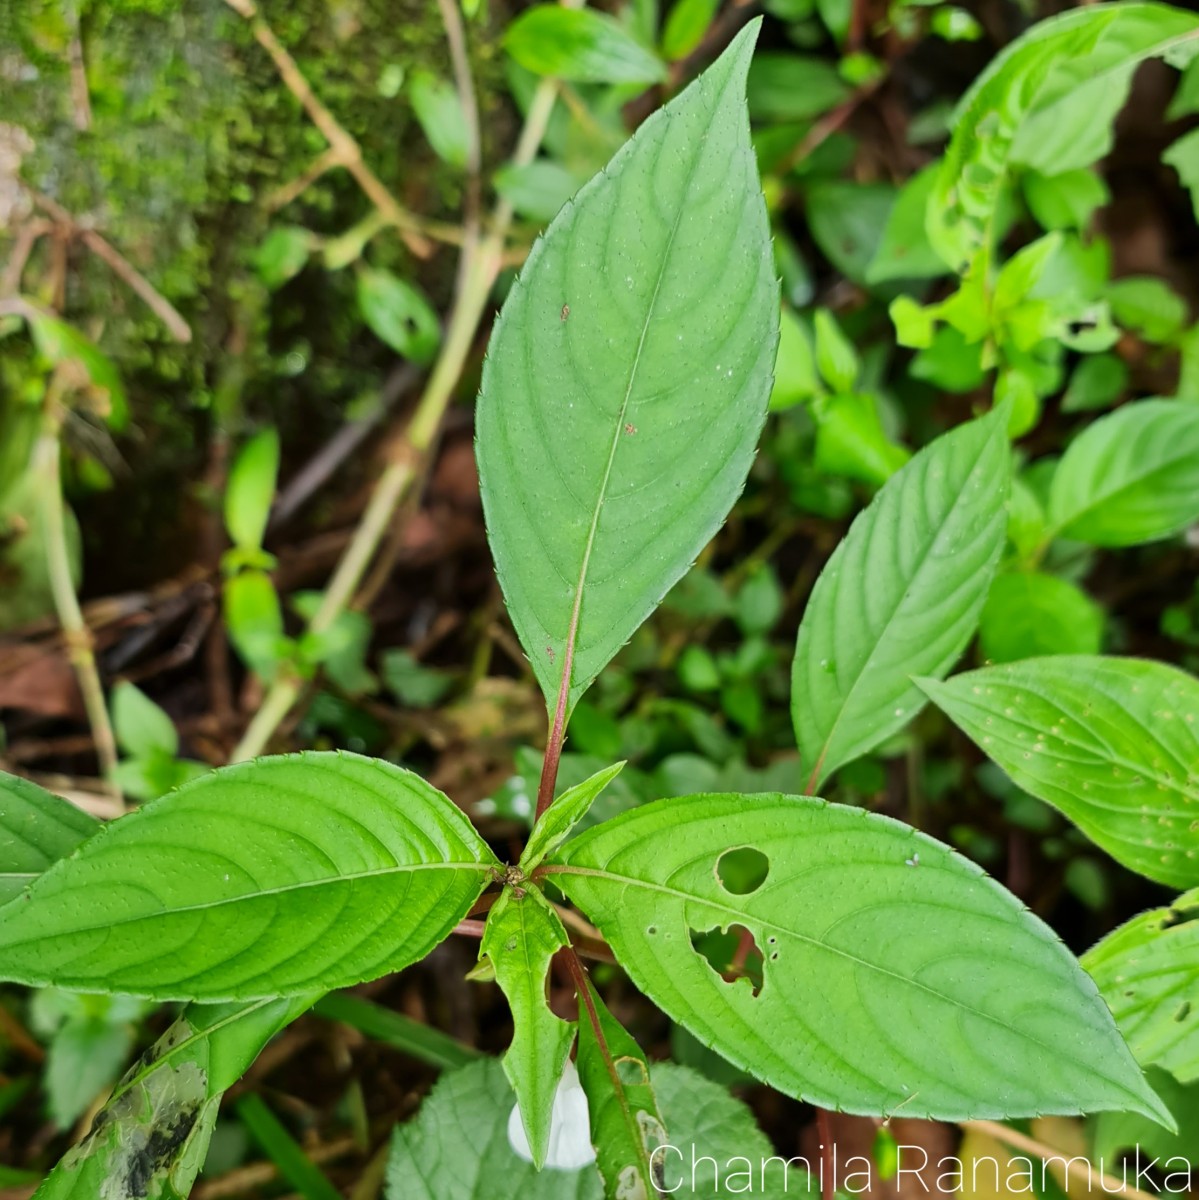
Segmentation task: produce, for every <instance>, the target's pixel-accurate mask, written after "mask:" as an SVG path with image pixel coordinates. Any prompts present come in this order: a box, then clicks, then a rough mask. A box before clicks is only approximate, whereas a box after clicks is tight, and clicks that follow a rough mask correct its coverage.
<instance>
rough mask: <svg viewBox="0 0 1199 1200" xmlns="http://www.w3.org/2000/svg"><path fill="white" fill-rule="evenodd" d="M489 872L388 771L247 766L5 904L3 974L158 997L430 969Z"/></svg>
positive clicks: (292, 761)
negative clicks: (430, 956) (430, 957)
mask: <svg viewBox="0 0 1199 1200" xmlns="http://www.w3.org/2000/svg"><path fill="white" fill-rule="evenodd" d="M495 865H496V860H495V858H494V856H493V855H492V853H491V851H490V850H489V849H488V847H487V845H486V843H484V842H483V841H482V840H481V839H480V838H479V836H478V834H476V833H475V831H474V829H473V828H472V827H471V825H470V823H469V821H468V820H467V819H466V817H465V815H464V814H463V813H462V811H461V810H460V809H459V808H458V807H457V806H456V805H454V804H453V803H452V802H451V801H449V800H448V799H447V798H446V797H445V796H443V795H442V794H441V792H439V791H437V790H436V789H435V788H432V787H430V786H429V785H428V784H427V783H425V782H424V781H423V780H422V779H420V778H419V777H418V776H416V775H413V774H412V773H411V772H409V771H405V770H402V769H400V768H399V767H394V766H392V765H391V764H389V763H386V762H382V761H379V760H373V759H367V758H361V757H359V756H357V755H353V754H344V753H341V754H333V753H304V754H295V755H285V756H280V757H278V758H267V759H260V760H258V761H257V762H247V763H239V764H237V765H236V766H232V767H228V768H225V769H224V770H221V771H216V772H213V773H212V774H210V775H205V776H203V777H201V778H200V779H197V780H195V781H194V782H192V783H190V784H187V785H186V786H184V787H182V788H180V789H179V790H178V791H177V792H173V793H172V794H171V795H169V796H166V797H164V798H163V799H161V800H157V801H154V802H153V803H150V804H148V805H146V806H145V807H143V808H141V809H139V810H138V811H137V812H135V813H132V814H131V815H129V816H127V817H123V818H121V819H120V820H119V821H114V822H113V823H112V824H110V825H107V826H105V827H104V829H102V830H101V831H100V832H99V833H98V834H97V835H96V836H95V837H93V838H90V839H88V841H86V842H85V843H84V844H83V845H82V846H81V847H80V849H79V850H77V851H76V852H75V853H74V854H73V855H72V856H71V857H70V858H67V859H63V860H62V861H60V862H58V863H57V864H55V865H54V866H53V867H51V868H50V869H49V870H48V871H47V872H46V873H45V874H44V875H42V876H41V877H40V878H39V879H38V880H37V881H36V882H35V883H34V884H33V885H32V887H31V888H30V889H29V890H28V892H26V893H25V894H24V895H23V896H21V897H18V899H17V900H15V901H13V902H12V903H10V904H8V905H7V906H6V907H4V908H3V909H0V977H2V978H6V979H12V980H15V981H19V982H22V983H27V984H33V985H44V984H55V985H57V986H59V987H68V988H75V989H77V990H80V991H115V992H125V993H128V994H130V995H136V996H148V997H150V998H152V999H158V1000H167V999H176V1000H177V999H200V1000H250V999H258V998H263V997H273V996H280V995H290V994H295V993H298V992H302V991H307V990H309V989H312V988H325V989H328V988H334V987H346V986H349V985H350V984H352V983H358V982H361V981H362V980H364V979H373V978H376V977H377V976H379V975H383V974H386V973H387V972H389V971H397V970H399V969H400V968H402V967H404V966H407V965H408V964H409V963H411V962H415V961H417V960H418V959H420V958H423V957H424V956H425V955H426V954H427V953H428V952H429V950H431V949H432V948H433V947H434V946H435V945H437V943H438V942H440V941H441V940H442V938H444V937H445V936H446V935H447V934H448V933H449V932H450V930H451V929H453V927H454V925H455V924H456V923H457V922H458V921H459V920H460V919H461V918H462V917H463V916H464V915H465V914H466V911H467V910H468V909H469V908H470V906H471V904H473V903H474V901H475V900H476V899H477V898H478V896H479V894H480V893H481V892H482V890H483V887H484V885H485V883H486V882H487V878H488V874H489V872H490V871H491V870H492V868H493V867H494V866H495ZM85 897H86V900H85V899H84V898H85Z"/></svg>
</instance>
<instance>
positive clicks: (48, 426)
mask: <svg viewBox="0 0 1199 1200" xmlns="http://www.w3.org/2000/svg"><path fill="white" fill-rule="evenodd" d="M56 379H57V375H55V376H53V377H52V378H51V381H50V386H49V387H48V388H47V391H46V401H45V409H44V414H43V418H42V429H41V432H40V434H39V435H38V439H37V442H36V443H35V444H34V450H33V463H32V466H33V473H34V476H35V477H36V478H37V480H38V486H37V496H38V501H37V503H38V520H39V522H40V524H41V533H42V539H43V541H44V544H45V549H46V572H47V575H48V577H49V580H50V593H51V595H52V597H53V600H54V609H55V612H56V613H57V615H58V621H59V624H60V625H61V626H62V632H63V639H64V641H65V642H66V646H67V655H68V657H69V659H70V662H71V666H72V667H73V668H74V670H75V676H76V678H77V679H78V681H79V691H80V693H81V694H82V696H83V708H84V711H85V713H86V714H87V720H88V724H89V725H90V726H91V731H92V741H93V742H94V743H95V747H96V758H97V759H98V760H99V763H100V774H101V775H102V776H103V778H104V782H105V786H106V788H107V790H108V791H109V793H110V794H112V795H113V796H115V797H116V798H117V799H120V795H121V793H120V788H119V787H118V785H117V782H116V772H117V743H116V737H115V736H114V734H113V729H112V722H111V720H110V719H109V716H108V705H107V703H106V701H105V699H104V687H103V684H102V683H101V682H100V672H99V671H98V670H97V668H96V656H95V654H94V652H93V647H92V634H91V630H90V629H89V628H88V627H87V622H86V621H85V620H84V619H83V610H82V609H81V608H80V607H79V597H78V596H77V595H76V594H75V581H74V579H73V578H72V576H71V553H70V548H69V546H68V544H67V520H66V509H65V506H64V504H63V499H62V465H61V464H62V437H61V433H62V419H63V410H62V406H61V404H60V402H59V400H58V387H57V385H56V382H55V381H56Z"/></svg>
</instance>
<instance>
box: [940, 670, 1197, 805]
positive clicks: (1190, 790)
mask: <svg viewBox="0 0 1199 1200" xmlns="http://www.w3.org/2000/svg"><path fill="white" fill-rule="evenodd" d="M954 682H956V681H955V680H951V681H950V682H949V683H945V684H942V685H941V686H942V687H943V688H944V689H945V691H946V692H948V691H949V690H950V689H951V688H952V685H953V683H954ZM1006 686H1008V687H1010V688H1012V690H1013V691H1015V690H1017V689H1018V688H1023V689H1024V691H1025V692H1026V693H1027V694H1028V695H1030V696H1034V697H1035V698H1036V699H1038V700H1040V701H1041V702H1042V703H1045V704H1053V703H1054V701H1053V699H1052V698H1051V697H1050V696H1048V695H1046V694H1045V693H1043V692H1041V691H1038V690H1037V689H1036V688H1035V687H1033V686H1032V685H1031V684H1027V683H1023V684H1019V685H1015V684H1008V685H1006ZM962 699H963V701H964V704H965V705H966V706H970V707H972V708H974V709H975V711H978V712H982V713H984V714H986V715H987V716H994V715H997V714H998V710H997V709H995V708H987V707H986V706H985V705H982V704H974V703H972V702H971V701H970V700H969V699H968V698H966V697H962ZM1107 699H1109V700H1112V701H1113V702H1114V703H1119V702H1118V701H1117V700H1115V698H1114V697H1111V696H1108V697H1107ZM934 702H935V698H934ZM1058 707H1059V708H1060V707H1061V706H1060V705H1058ZM950 715H951V717H952V714H950ZM1131 719H1132V720H1134V721H1135V723H1136V725H1137V727H1138V729H1139V730H1140V731H1141V732H1143V733H1145V734H1147V735H1148V736H1149V737H1150V738H1152V739H1153V742H1154V744H1155V745H1156V746H1157V747H1158V748H1159V749H1160V750H1162V751H1163V752H1164V753H1165V754H1166V755H1167V756H1168V757H1170V758H1173V759H1174V760H1175V761H1176V762H1178V757H1177V753H1176V752H1175V751H1174V750H1173V749H1172V748H1171V747H1168V746H1166V745H1164V744H1163V743H1162V741H1161V740H1160V739H1159V738H1158V737H1157V736H1156V735H1155V734H1154V732H1153V730H1152V729H1151V728H1150V727H1149V726H1148V724H1146V722H1144V721H1142V720H1140V719H1138V718H1131ZM1003 720H1005V721H1006V722H1008V724H1010V725H1014V726H1016V727H1021V728H1024V729H1027V730H1029V731H1032V732H1036V733H1043V732H1044V729H1043V727H1042V726H1041V724H1040V723H1039V722H1035V721H1031V720H1029V719H1028V718H1027V717H1024V718H1021V717H1009V716H1007V715H1006V714H1003ZM1074 720H1075V721H1076V722H1077V723H1078V724H1079V725H1083V724H1084V722H1083V721H1082V720H1080V719H1079V718H1077V717H1075V718H1074ZM1085 728H1087V729H1089V730H1091V732H1093V733H1095V737H1096V739H1097V740H1100V741H1103V739H1102V737H1101V735H1100V734H1099V733H1097V732H1095V730H1094V729H1093V727H1091V726H1089V725H1087V726H1085ZM979 736H980V737H981V736H982V734H981V731H980V734H979ZM988 736H990V737H994V736H996V735H995V734H994V732H992V733H991V734H989V735H988ZM1052 736H1053V737H1056V738H1058V739H1060V740H1061V741H1062V742H1063V743H1064V744H1065V745H1066V746H1069V747H1073V748H1074V749H1076V750H1079V751H1082V752H1084V753H1086V752H1088V750H1089V748H1088V747H1087V746H1085V745H1084V744H1083V743H1082V742H1079V741H1072V740H1071V739H1070V738H1069V737H1067V736H1066V735H1064V734H1061V733H1055V734H1053V735H1052ZM1091 752H1092V753H1094V752H1093V751H1091ZM1099 752H1100V754H1101V755H1102V756H1103V761H1104V762H1106V763H1108V764H1110V765H1112V766H1118V767H1123V768H1124V769H1125V770H1126V771H1128V773H1129V774H1130V775H1132V776H1134V777H1138V778H1139V777H1143V778H1144V780H1145V781H1146V782H1147V783H1152V784H1154V785H1155V787H1157V788H1159V789H1164V790H1166V791H1171V792H1176V793H1178V794H1179V795H1181V796H1185V797H1186V798H1187V799H1189V800H1194V801H1195V802H1196V803H1199V788H1194V787H1193V786H1192V785H1190V784H1189V783H1187V782H1185V781H1180V780H1179V778H1178V776H1175V775H1164V774H1162V773H1161V772H1160V770H1159V769H1154V768H1153V767H1147V766H1145V765H1144V764H1143V763H1138V762H1135V761H1134V760H1132V759H1130V758H1125V757H1124V756H1123V755H1120V754H1116V753H1115V752H1114V751H1109V750H1108V748H1107V746H1106V744H1104V745H1102V746H1101V747H1100V751H1099ZM1079 765H1083V764H1081V763H1080V764H1079ZM1178 765H1179V766H1181V767H1183V769H1184V770H1185V766H1184V765H1183V764H1182V763H1181V762H1178ZM1027 773H1028V774H1032V772H1031V771H1029V772H1027ZM1062 790H1063V791H1064V790H1065V788H1064V787H1063V789H1062ZM1068 794H1069V795H1070V796H1071V798H1073V799H1077V800H1078V801H1079V803H1080V804H1083V805H1094V806H1095V807H1096V808H1105V809H1106V808H1108V806H1106V805H1103V804H1100V803H1099V802H1098V801H1095V800H1092V799H1091V798H1086V799H1082V798H1079V797H1077V796H1075V795H1074V793H1073V792H1070V793H1068ZM1111 811H1119V812H1121V813H1123V812H1124V811H1125V810H1123V809H1118V810H1116V809H1112V810H1111ZM1158 811H1162V812H1165V813H1167V814H1168V815H1170V816H1171V817H1176V818H1178V819H1179V820H1185V819H1186V818H1187V817H1190V816H1192V815H1193V814H1192V813H1188V812H1186V811H1175V810H1174V809H1171V808H1165V807H1164V806H1163V807H1162V808H1161V809H1159V810H1158Z"/></svg>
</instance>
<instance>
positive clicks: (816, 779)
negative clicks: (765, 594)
mask: <svg viewBox="0 0 1199 1200" xmlns="http://www.w3.org/2000/svg"><path fill="white" fill-rule="evenodd" d="M994 436H995V435H994V433H992V434H991V435H990V436H989V437H988V438H987V439H986V440H985V441H984V442H983V444H982V446H981V447H980V448H979V451H978V454H977V455H975V458H974V462H972V463H971V464H970V470H969V471H967V472H966V480H967V482H968V481H969V479H970V476H971V475H973V474H974V472H975V470H976V469H977V467H978V464H979V463H980V462H981V461H982V457H983V455H984V454H985V453H986V452H987V450H988V449H989V448H990V446H991V441H992V439H993V438H994ZM965 496H966V489H965V488H964V487H963V488H962V490H961V491H960V492H959V493H958V495H957V498H956V500H955V502H954V505H953V507H952V508H951V509H950V510H949V512H948V513H947V514H946V516H945V519H944V520H943V521H942V522H941V523H940V525H938V526H937V530H936V533H935V534H934V535H933V536H932V537H931V538H930V539H929V541H928V543H927V545H926V546H925V547H924V550H923V551H922V553H921V555H920V559H919V561H918V562H917V564H916V568H915V570H914V571H913V572H912V573H911V575H909V576H908V578H907V580H906V582H905V583H904V586H903V588H902V589H901V590H900V595H899V599H898V601H897V602H896V603H895V606H894V608H893V609H892V610H891V614H890V616H888V617H887V620H886V623H885V624H884V625H883V628H882V629H881V630H880V631H879V635H878V637H876V638H875V639H874V645H873V646H872V647H871V648H870V653H869V654H868V655H867V656H866V658H865V660H864V661H863V662H862V664H861V666H860V667H859V668H858V670H857V673H856V674H855V676H854V679H853V682H852V683H851V684H850V686H849V690H848V691H847V692H845V693H844V696H843V699H842V701H841V706H840V708H839V709H838V710H837V715H836V717H834V718H833V723H832V725H830V726H829V731H828V734H827V736H826V737H825V739H824V743H823V744H822V745H821V747H820V752H819V753H818V754H817V755H816V761H815V762H814V763H813V765H812V780H813V782H812V784H811V786H813V787H816V786H819V784H820V783H821V782H823V781H824V779H826V778H827V773H826V772H825V771H824V761H825V759H826V758H827V757H828V752H829V747H830V746H831V745H832V744H833V738H834V737H835V736H836V733H837V730H838V729H839V728H840V725H841V722H842V720H843V719H844V717H845V713H846V711H847V710H848V708H849V704H850V701H851V700H852V699H853V697H854V695H855V694H856V692H857V690H858V687H859V685H860V684H861V682H862V680H863V679H864V678H865V677H866V674H867V670H868V668H869V667H870V664H871V663H872V662H873V661H874V656H875V654H876V653H877V652H878V648H879V646H881V645H882V644H883V642H884V641H885V640H886V638H887V636H888V634H889V633H890V631H891V626H892V625H893V624H894V623H895V621H896V620H897V618H898V617H899V612H900V610H901V609H902V608H903V607H904V602H905V601H906V600H907V597H908V593H909V592H910V591H911V589H912V588H913V587H914V586H915V584H916V582H917V581H918V579H919V578H920V575H921V574H922V573H923V571H924V568H925V566H926V565H927V564H928V559H929V556H930V555H931V554H932V552H933V547H934V546H935V545H936V544H937V541H938V540H939V539H940V536H941V531H942V530H943V529H944V528H945V526H946V525H947V524H948V523H949V520H950V518H951V517H952V516H953V515H954V513H956V512H957V511H958V508H959V506H960V503H961V501H962V500H963V498H965ZM863 515H865V514H863ZM851 532H852V530H851ZM959 588H960V585H959ZM914 687H915V685H914V684H913V683H911V681H910V678H909V682H908V689H907V690H910V689H911V688H914Z"/></svg>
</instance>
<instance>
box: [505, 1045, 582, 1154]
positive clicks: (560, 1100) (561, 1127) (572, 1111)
mask: <svg viewBox="0 0 1199 1200" xmlns="http://www.w3.org/2000/svg"><path fill="white" fill-rule="evenodd" d="M508 1144H509V1145H510V1146H511V1147H512V1149H513V1150H514V1151H515V1152H516V1153H517V1154H518V1155H519V1156H520V1157H521V1158H523V1159H524V1160H525V1161H526V1162H532V1161H533V1154H532V1151H531V1150H530V1149H529V1139H528V1138H527V1137H526V1136H525V1126H524V1122H523V1121H522V1120H521V1116H520V1105H518V1104H514V1105H513V1106H512V1113H511V1115H510V1116H509V1117H508ZM594 1161H595V1148H594V1147H593V1146H592V1145H591V1117H590V1113H589V1112H588V1109H587V1095H586V1093H585V1092H584V1091H583V1088H582V1086H581V1085H580V1083H579V1072H578V1071H577V1070H576V1069H575V1065H574V1063H572V1062H571V1061H570V1060H569V1059H568V1060H567V1063H566V1069H565V1070H564V1071H563V1072H562V1078H561V1079H560V1080H559V1081H558V1090H557V1092H556V1093H555V1094H554V1108H553V1112H552V1113H551V1115H550V1145H549V1153H548V1154H547V1155H546V1159H545V1165H546V1166H547V1167H557V1168H558V1169H559V1170H563V1171H576V1170H578V1169H579V1167H585V1166H586V1165H587V1164H588V1163H591V1162H594Z"/></svg>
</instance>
